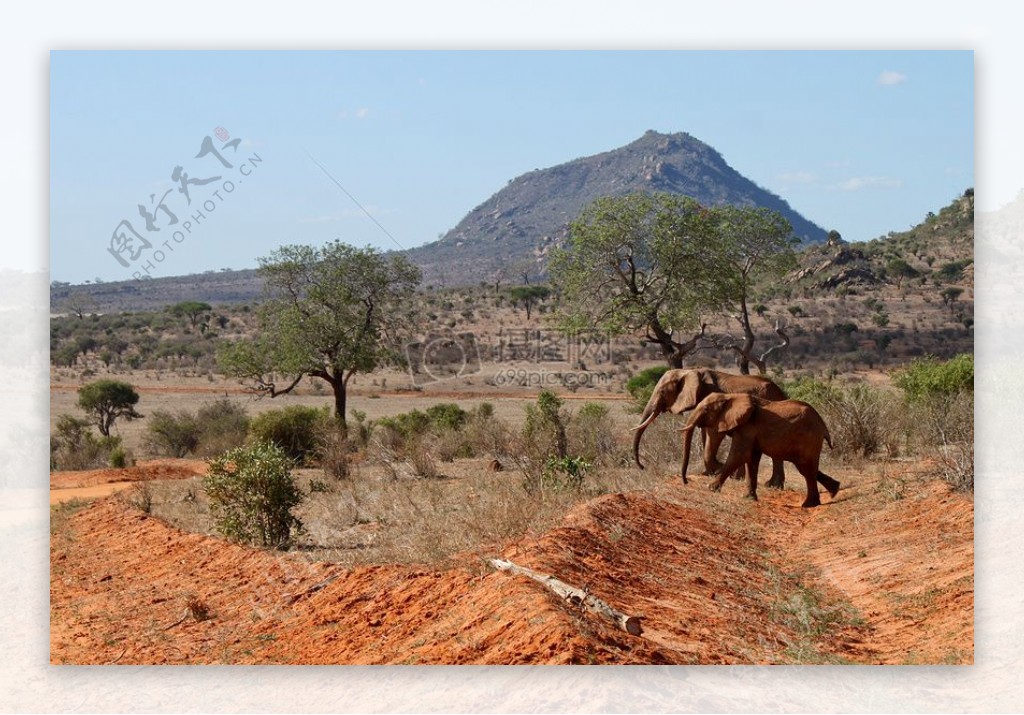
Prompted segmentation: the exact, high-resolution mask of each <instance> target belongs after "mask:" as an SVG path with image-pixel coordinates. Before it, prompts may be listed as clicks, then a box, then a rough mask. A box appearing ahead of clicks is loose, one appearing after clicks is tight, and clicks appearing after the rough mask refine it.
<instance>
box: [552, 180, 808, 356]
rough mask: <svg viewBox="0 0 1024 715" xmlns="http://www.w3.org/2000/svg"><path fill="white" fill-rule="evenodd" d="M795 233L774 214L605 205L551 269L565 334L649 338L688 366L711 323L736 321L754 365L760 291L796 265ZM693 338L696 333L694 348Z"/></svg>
mask: <svg viewBox="0 0 1024 715" xmlns="http://www.w3.org/2000/svg"><path fill="white" fill-rule="evenodd" d="M791 234H792V229H791V228H790V226H789V223H788V222H786V220H785V219H784V218H783V217H782V216H781V215H780V214H778V213H777V212H774V211H769V210H767V209H761V208H753V207H732V206H720V207H713V208H707V207H704V206H701V205H700V204H699V203H698V202H697V201H696V200H695V199H692V198H690V197H685V196H678V195H674V194H663V193H661V194H630V195H626V196H607V197H603V198H600V199H598V200H596V201H594V202H593V203H592V204H590V205H589V206H587V207H586V208H585V209H584V210H583V211H582V213H581V214H580V216H579V218H577V219H576V220H575V221H573V222H572V224H571V225H570V227H569V240H568V242H567V244H566V246H565V247H564V248H563V249H560V250H556V251H554V252H553V256H552V258H551V262H550V264H549V273H550V275H551V280H552V283H553V284H554V285H555V287H556V288H557V289H558V290H559V291H560V293H561V297H562V304H561V307H560V316H561V322H562V327H563V328H564V329H567V330H582V329H594V328H596V329H599V330H604V331H608V332H610V333H612V334H623V333H642V334H643V336H644V340H646V341H648V342H650V343H654V344H657V345H658V346H659V347H660V349H661V352H662V354H663V355H664V357H665V359H666V361H667V363H668V364H669V365H670V366H672V367H681V366H682V362H683V358H684V357H685V356H686V355H687V354H689V353H690V352H692V351H693V350H694V349H696V347H697V345H698V341H699V340H700V338H702V337H703V335H704V326H703V325H702V323H701V319H702V318H703V317H705V316H707V315H710V314H716V313H730V314H734V315H735V316H736V317H737V320H739V321H740V324H741V326H742V327H743V329H744V333H745V334H744V340H743V347H742V348H741V347H738V346H737V347H736V349H737V351H739V352H740V353H741V355H742V356H744V357H743V358H742V360H743V361H747V360H749V359H750V349H751V348H752V346H753V341H752V338H753V333H752V331H751V330H750V319H749V314H748V310H747V300H748V298H749V292H750V289H751V285H752V282H753V281H754V280H755V279H757V278H758V277H759V276H761V275H764V274H767V273H777V272H779V271H782V270H784V269H785V268H786V267H787V266H789V265H792V261H793V253H792V248H791V242H790V241H791ZM687 331H690V332H694V334H693V335H692V337H690V338H689V339H684V336H685V333H686V332H687Z"/></svg>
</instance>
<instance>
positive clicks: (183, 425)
mask: <svg viewBox="0 0 1024 715" xmlns="http://www.w3.org/2000/svg"><path fill="white" fill-rule="evenodd" d="M200 434H201V433H200V429H199V423H198V422H197V421H196V416H195V415H193V414H189V413H188V412H179V413H178V414H177V415H173V414H171V413H170V412H165V411H164V410H156V411H154V412H153V414H151V415H150V416H149V419H148V420H147V424H146V435H145V437H144V441H145V444H146V448H147V449H149V451H151V452H152V453H153V454H158V455H163V456H166V457H185V456H187V455H189V454H191V453H193V452H194V451H195V450H196V447H198V446H199V438H200Z"/></svg>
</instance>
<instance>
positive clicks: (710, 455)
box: [701, 429, 723, 477]
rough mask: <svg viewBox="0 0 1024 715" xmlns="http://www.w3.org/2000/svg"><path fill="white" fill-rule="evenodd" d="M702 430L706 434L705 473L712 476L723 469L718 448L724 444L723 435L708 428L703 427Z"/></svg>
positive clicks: (704, 442) (704, 441) (704, 443)
mask: <svg viewBox="0 0 1024 715" xmlns="http://www.w3.org/2000/svg"><path fill="white" fill-rule="evenodd" d="M701 432H702V434H703V435H704V440H703V445H704V475H705V476H708V477H710V476H712V475H714V474H718V472H719V470H721V469H722V463H721V462H719V461H718V448H719V447H720V446H721V444H722V438H723V435H722V434H720V433H718V432H716V431H714V430H707V429H701Z"/></svg>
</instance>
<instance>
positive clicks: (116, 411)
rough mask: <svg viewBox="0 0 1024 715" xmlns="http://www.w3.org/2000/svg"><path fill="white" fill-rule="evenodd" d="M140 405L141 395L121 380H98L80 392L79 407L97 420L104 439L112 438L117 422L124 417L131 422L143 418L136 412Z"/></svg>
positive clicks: (84, 386)
mask: <svg viewBox="0 0 1024 715" xmlns="http://www.w3.org/2000/svg"><path fill="white" fill-rule="evenodd" d="M138 403H139V393H137V392H136V391H135V389H134V388H133V387H132V386H131V385H129V384H128V383H127V382H120V381H119V380H96V381H95V382H90V383H88V384H87V385H83V386H82V387H81V388H79V390H78V406H79V407H81V408H82V409H83V410H85V411H86V413H88V414H89V416H90V417H92V418H93V420H95V422H96V426H97V427H98V428H99V431H100V434H101V435H103V436H104V437H109V436H110V428H111V427H113V426H114V421H115V420H117V419H119V418H122V417H123V418H124V419H125V420H126V421H129V422H130V421H131V420H134V419H138V418H140V417H142V415H140V414H139V413H138V412H136V411H135V405H137V404H138Z"/></svg>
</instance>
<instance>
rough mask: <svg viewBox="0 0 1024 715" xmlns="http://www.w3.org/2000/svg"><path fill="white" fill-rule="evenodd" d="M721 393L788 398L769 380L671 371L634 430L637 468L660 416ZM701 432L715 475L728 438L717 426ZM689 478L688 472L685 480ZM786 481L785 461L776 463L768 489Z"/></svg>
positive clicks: (707, 461)
mask: <svg viewBox="0 0 1024 715" xmlns="http://www.w3.org/2000/svg"><path fill="white" fill-rule="evenodd" d="M719 392H728V393H746V394H749V395H755V396H757V397H760V398H763V399H765V400H784V399H786V393H784V392H783V391H782V388H780V387H779V386H778V385H776V384H775V383H774V382H772V381H771V380H769V379H768V378H766V377H758V376H756V375H733V374H731V373H728V372H720V371H718V370H710V369H707V368H688V369H676V370H669V371H667V372H666V373H665V374H664V375H662V376H661V379H660V380H658V384H657V385H655V386H654V392H652V393H651V397H650V399H649V400H648V401H647V406H646V407H644V411H643V414H642V415H641V422H640V424H639V425H637V426H636V427H634V428H633V431H634V435H633V459H635V460H636V464H637V466H638V467H640V469H643V468H644V465H643V464H642V463H641V462H640V438H641V437H643V434H644V430H645V429H647V427H648V425H650V424H651V423H652V422H653V421H654V420H655V419H656V418H657V417H658V415H660V414H661V413H662V412H665V411H666V410H667V411H669V412H671V413H672V414H675V415H679V414H682V413H683V412H687V411H689V410H692V409H693V408H694V407H696V406H697V404H698V403H699V402H700V401H701V400H703V399H704V398H705V397H707V396H708V395H711V394H714V393H719ZM701 431H702V433H703V436H704V440H703V444H704V473H705V474H714V473H716V472H717V471H718V470H719V469H720V468H721V466H722V465H721V464H720V463H719V462H718V456H717V455H718V447H719V446H720V445H721V444H722V439H723V437H724V435H722V434H721V433H720V432H718V431H717V430H716V429H714V427H709V428H703V429H702V430H701ZM685 476H686V472H685V471H684V472H683V477H684V478H685ZM784 480H785V472H784V470H783V464H782V460H772V478H771V479H770V480H769V481H768V486H769V487H772V488H774V489H782V486H783V483H784Z"/></svg>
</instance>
